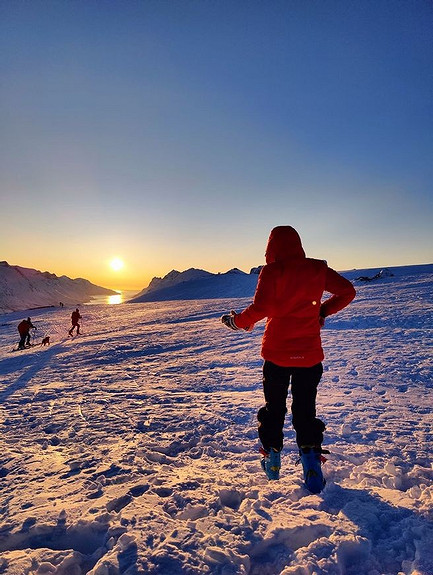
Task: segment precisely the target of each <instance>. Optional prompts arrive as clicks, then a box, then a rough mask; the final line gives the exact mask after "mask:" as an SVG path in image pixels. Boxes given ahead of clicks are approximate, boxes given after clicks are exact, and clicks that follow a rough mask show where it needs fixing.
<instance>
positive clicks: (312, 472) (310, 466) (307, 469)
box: [299, 447, 326, 493]
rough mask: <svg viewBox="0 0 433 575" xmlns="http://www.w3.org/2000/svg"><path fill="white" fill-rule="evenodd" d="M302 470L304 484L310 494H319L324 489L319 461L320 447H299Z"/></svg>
mask: <svg viewBox="0 0 433 575" xmlns="http://www.w3.org/2000/svg"><path fill="white" fill-rule="evenodd" d="M299 455H300V456H301V463H302V468H303V470H304V482H305V486H306V488H307V489H308V490H309V491H311V493H320V492H321V491H322V489H323V488H324V487H325V483H326V481H325V479H324V478H323V474H322V465H321V460H320V455H321V449H320V447H301V449H300V450H299Z"/></svg>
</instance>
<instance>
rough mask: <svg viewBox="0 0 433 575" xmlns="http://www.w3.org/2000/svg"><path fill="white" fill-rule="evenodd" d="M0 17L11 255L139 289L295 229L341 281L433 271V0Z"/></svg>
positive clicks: (39, 10) (172, 6)
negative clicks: (114, 266)
mask: <svg viewBox="0 0 433 575" xmlns="http://www.w3.org/2000/svg"><path fill="white" fill-rule="evenodd" d="M0 22H1V23H0V32H1V40H0V42H1V43H0V52H1V54H2V56H1V58H0V63H1V75H2V87H1V102H0V113H1V125H2V126H3V128H2V136H1V142H2V143H1V146H2V148H1V159H0V162H1V174H2V175H1V181H0V186H1V187H0V194H1V204H2V206H1V214H0V246H1V254H0V259H6V260H7V261H9V263H11V264H18V265H23V266H27V267H36V268H38V269H43V270H49V271H52V272H54V273H57V274H59V275H61V274H66V275H70V276H71V277H77V276H82V277H87V278H88V279H90V280H92V281H96V282H97V283H102V284H103V285H109V286H110V287H119V288H122V287H133V288H141V287H144V285H146V284H147V282H148V281H149V280H150V278H151V277H152V276H154V275H164V274H165V273H167V272H168V271H170V270H171V269H172V268H176V269H179V270H183V269H186V268H188V267H201V268H204V269H207V270H209V271H226V270H227V269H229V268H231V267H234V266H237V267H240V268H241V269H245V270H246V271H248V270H249V268H250V267H252V266H255V265H259V264H261V263H263V254H264V248H265V244H266V240H267V236H268V234H269V231H270V229H271V228H272V227H274V226H275V225H280V224H290V225H292V226H294V227H295V228H297V229H298V231H299V232H300V234H301V236H302V237H303V241H304V246H305V248H306V251H307V253H308V255H310V256H311V257H318V258H324V259H327V260H328V262H329V264H330V265H332V267H335V268H336V269H350V268H355V267H374V266H385V265H400V264H401V265H403V264H410V263H430V262H432V261H433V257H432V254H433V249H432V244H433V242H432V239H433V238H432V235H433V234H432V231H431V230H432V225H431V221H432V215H433V209H432V199H433V192H432V182H433V168H432V166H433V158H432V151H433V136H432V134H433V113H432V112H433V106H432V103H433V100H432V94H433V40H432V39H433V34H432V30H433V5H432V3H431V2H427V1H426V2H423V1H407V2H400V1H381V0H378V1H377V0H376V1H363V2H351V1H320V2H319V1H306V0H302V1H301V0H299V1H286V2H279V1H275V2H273V1H268V2H263V1H260V2H259V1H254V0H253V1H249V2H244V1H231V2H227V1H217V0H215V1H209V0H202V1H199V0H195V1H175V0H171V1H158V2H156V1H142V2H132V1H127V0H126V1H122V2H120V1H117V2H116V1H110V2H108V1H98V2H96V1H86V2H80V1H64V2H59V1H56V2H52V1H44V2H39V1H37V0H32V2H16V1H3V2H2V3H1V5H0ZM30 246H31V249H29V248H30ZM114 256H118V257H121V258H122V259H123V260H124V262H125V267H124V268H123V270H122V271H121V272H116V273H117V275H113V274H114V272H113V271H112V270H111V269H110V267H109V265H108V262H109V261H110V259H111V258H112V257H114Z"/></svg>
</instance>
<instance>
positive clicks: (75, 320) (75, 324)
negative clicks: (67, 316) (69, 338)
mask: <svg viewBox="0 0 433 575" xmlns="http://www.w3.org/2000/svg"><path fill="white" fill-rule="evenodd" d="M80 319H81V315H80V312H79V311H78V308H77V309H76V310H75V311H73V312H72V315H71V321H72V327H71V329H70V330H69V335H73V332H74V328H75V327H76V328H77V335H80V324H79V323H78V321H79V320H80Z"/></svg>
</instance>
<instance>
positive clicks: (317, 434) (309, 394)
mask: <svg viewBox="0 0 433 575" xmlns="http://www.w3.org/2000/svg"><path fill="white" fill-rule="evenodd" d="M322 373H323V366H322V364H321V363H318V364H317V365H313V367H281V366H279V365H276V364H275V363H272V362H270V361H265V363H264V365H263V392H264V395H265V402H266V405H265V406H264V407H262V408H260V409H259V412H258V414H257V419H258V421H259V438H260V441H261V443H262V445H263V448H264V449H265V450H266V451H270V449H271V447H273V448H275V449H277V450H278V451H280V450H281V449H282V447H283V439H284V433H283V427H284V418H285V415H286V413H287V408H286V400H287V395H288V391H289V386H291V392H292V424H293V427H294V428H295V431H296V443H297V444H298V446H299V447H301V446H304V445H317V446H321V445H322V441H323V432H324V431H325V424H324V423H323V421H321V420H320V419H317V418H316V395H317V386H318V384H319V382H320V378H321V377H322Z"/></svg>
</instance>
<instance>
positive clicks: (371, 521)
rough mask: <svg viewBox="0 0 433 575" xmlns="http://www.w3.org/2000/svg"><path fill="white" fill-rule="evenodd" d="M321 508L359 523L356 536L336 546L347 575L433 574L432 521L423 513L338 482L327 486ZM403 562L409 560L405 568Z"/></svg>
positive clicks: (342, 568)
mask: <svg viewBox="0 0 433 575" xmlns="http://www.w3.org/2000/svg"><path fill="white" fill-rule="evenodd" d="M322 497H323V503H322V504H321V506H320V509H322V510H323V511H325V512H327V513H329V514H331V515H339V516H340V517H341V516H342V515H343V516H345V517H347V519H349V520H350V521H351V522H352V523H354V524H356V525H357V526H358V529H357V530H356V532H355V533H354V535H355V536H354V537H353V538H347V539H346V540H343V541H342V542H341V543H340V545H339V547H338V549H337V562H338V566H339V568H340V569H341V572H342V573H344V574H345V575H363V574H366V573H368V572H369V571H373V572H374V570H375V569H376V570H378V571H379V572H380V573H399V572H403V573H406V572H408V571H407V568H408V567H410V572H411V573H412V572H417V573H420V575H421V574H422V575H428V574H433V523H432V522H431V521H429V519H428V518H427V517H425V516H423V515H421V514H418V513H416V512H414V511H411V510H409V509H406V508H405V507H399V506H398V502H397V501H396V503H395V505H394V504H392V503H388V502H386V501H384V500H383V499H381V498H380V497H379V495H374V494H370V493H367V492H366V491H365V490H363V489H348V488H344V487H341V486H339V485H337V484H335V483H330V484H328V485H327V486H326V488H325V490H324V491H323V493H322ZM403 563H406V567H404V565H403Z"/></svg>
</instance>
